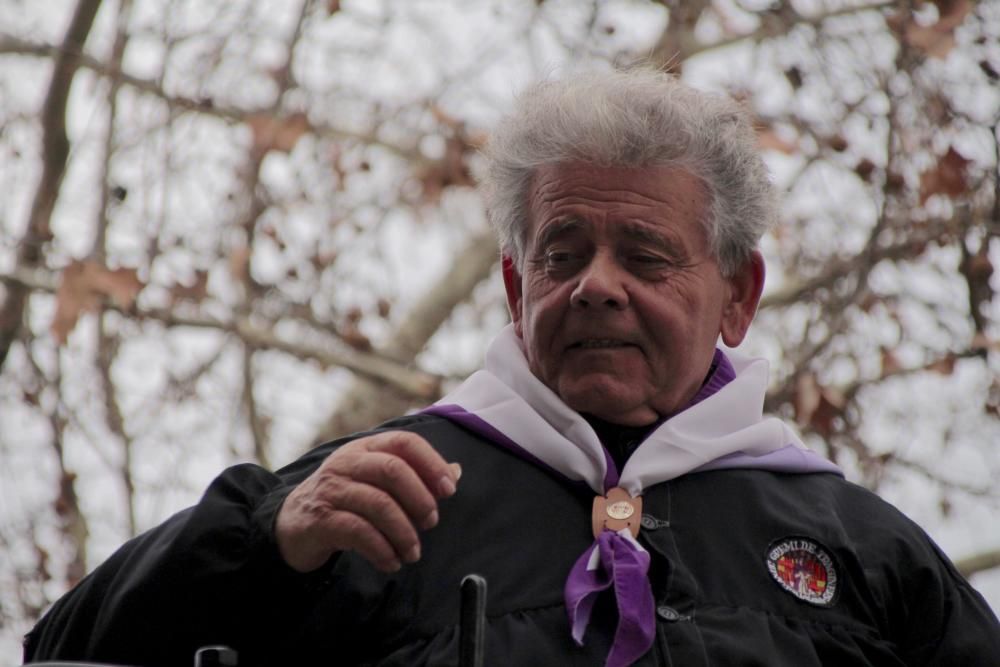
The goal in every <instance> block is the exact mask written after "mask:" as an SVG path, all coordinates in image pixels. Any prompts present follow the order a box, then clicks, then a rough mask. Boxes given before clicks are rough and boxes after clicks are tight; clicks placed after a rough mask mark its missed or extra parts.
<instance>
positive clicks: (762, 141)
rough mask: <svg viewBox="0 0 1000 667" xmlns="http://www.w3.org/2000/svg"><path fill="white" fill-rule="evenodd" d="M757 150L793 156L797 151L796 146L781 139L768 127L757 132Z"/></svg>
mask: <svg viewBox="0 0 1000 667" xmlns="http://www.w3.org/2000/svg"><path fill="white" fill-rule="evenodd" d="M757 148H759V149H760V150H762V151H768V150H770V151H778V152H779V153H784V154H785V155H793V154H795V153H797V152H798V151H799V147H798V144H796V143H794V142H790V141H787V140H785V139H782V138H781V137H780V136H778V133H777V132H775V131H774V129H773V128H770V127H765V128H761V129H759V130H758V131H757Z"/></svg>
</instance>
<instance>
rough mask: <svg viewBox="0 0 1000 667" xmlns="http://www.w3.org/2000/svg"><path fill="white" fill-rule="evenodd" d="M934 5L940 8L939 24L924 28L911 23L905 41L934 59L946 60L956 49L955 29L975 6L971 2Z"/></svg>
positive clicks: (952, 0) (944, 1)
mask: <svg viewBox="0 0 1000 667" xmlns="http://www.w3.org/2000/svg"><path fill="white" fill-rule="evenodd" d="M934 4H935V5H937V8H938V20H937V23H934V24H933V25H929V26H924V25H920V24H918V23H915V22H914V21H910V22H908V23H907V24H906V31H905V39H906V43H907V44H909V45H910V46H912V47H914V48H916V49H919V50H921V51H923V52H924V53H925V54H927V55H928V56H930V57H932V58H945V57H946V56H947V55H948V54H949V53H950V52H951V50H952V49H953V48H955V28H957V27H958V26H960V25H962V22H963V21H965V17H966V16H968V15H969V13H970V12H971V11H972V10H973V9H974V7H975V5H974V3H973V2H972V1H971V0H941V1H939V2H935V3H934Z"/></svg>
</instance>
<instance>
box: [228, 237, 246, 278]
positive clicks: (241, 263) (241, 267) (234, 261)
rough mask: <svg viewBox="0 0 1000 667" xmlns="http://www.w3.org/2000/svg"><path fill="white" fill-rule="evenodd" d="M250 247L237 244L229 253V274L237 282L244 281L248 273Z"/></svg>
mask: <svg viewBox="0 0 1000 667" xmlns="http://www.w3.org/2000/svg"><path fill="white" fill-rule="evenodd" d="M249 267H250V248H248V247H247V246H245V245H241V246H237V247H236V248H233V250H232V251H231V252H230V253H229V275H231V276H232V277H233V280H235V281H237V282H240V283H242V282H245V281H246V279H247V276H248V275H249V273H248V270H249Z"/></svg>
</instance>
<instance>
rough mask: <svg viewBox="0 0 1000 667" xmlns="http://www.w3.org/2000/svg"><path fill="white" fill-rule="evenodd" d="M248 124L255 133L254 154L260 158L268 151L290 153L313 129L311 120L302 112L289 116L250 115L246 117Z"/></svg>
mask: <svg viewBox="0 0 1000 667" xmlns="http://www.w3.org/2000/svg"><path fill="white" fill-rule="evenodd" d="M246 124H247V125H248V126H249V127H250V131H251V132H252V133H253V152H254V154H255V155H258V156H263V155H264V154H266V153H267V152H268V151H280V152H282V153H289V152H291V150H292V149H293V148H295V144H297V143H298V141H299V139H301V138H302V135H303V134H305V133H306V132H308V131H309V130H310V129H312V126H311V125H310V124H309V118H308V117H306V115H305V114H304V113H301V112H299V113H293V114H291V115H289V116H274V115H272V114H268V113H255V114H250V115H248V116H247V117H246Z"/></svg>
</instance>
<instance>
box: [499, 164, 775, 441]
mask: <svg viewBox="0 0 1000 667" xmlns="http://www.w3.org/2000/svg"><path fill="white" fill-rule="evenodd" d="M707 206H708V195H707V193H706V191H705V188H704V186H703V185H702V183H701V181H700V180H699V179H698V178H696V177H695V176H693V175H691V174H690V173H688V172H686V171H684V170H681V169H678V168H674V167H662V166H661V167H643V168H624V167H599V166H594V165H589V164H584V163H562V164H555V165H547V166H544V167H541V168H539V169H538V171H537V173H536V174H535V178H534V180H533V183H532V188H531V190H530V194H529V209H530V220H529V228H528V235H527V240H526V247H525V258H524V263H523V269H522V271H521V272H520V273H519V272H518V271H517V270H516V269H514V268H513V267H509V266H508V267H507V268H506V270H505V272H504V282H505V285H506V288H507V299H508V304H509V306H510V311H511V315H512V317H513V321H514V329H515V331H516V333H517V335H518V336H520V337H521V339H522V340H523V341H524V346H525V348H526V350H527V358H528V364H529V366H530V368H531V371H532V372H533V373H534V374H535V375H536V376H537V377H538V378H539V379H540V380H541V381H542V382H544V383H545V384H546V385H547V386H548V387H549V388H550V389H552V391H554V392H555V393H556V394H557V395H559V397H560V398H562V400H563V401H564V402H565V403H566V404H567V405H568V406H569V407H571V408H573V409H574V410H576V411H578V412H586V413H589V414H592V415H595V416H597V417H600V418H602V419H605V420H608V421H611V422H614V423H618V424H625V425H633V426H639V425H644V424H649V423H652V422H654V421H656V420H657V419H658V418H659V417H660V416H662V415H668V414H671V413H673V412H675V411H676V410H677V409H679V408H680V407H682V406H683V405H684V403H686V402H687V401H688V400H690V399H691V398H692V397H693V396H694V394H695V393H696V392H697V391H698V389H699V388H700V386H701V384H702V382H703V381H704V379H705V376H706V374H707V373H708V369H709V367H710V365H711V361H712V356H713V354H714V350H715V344H716V341H717V339H718V337H719V335H720V333H721V334H722V336H723V340H724V341H725V342H726V344H727V345H738V344H739V342H740V341H741V340H742V339H743V336H744V334H745V333H746V329H747V327H748V326H749V324H750V320H751V319H752V318H753V314H754V311H755V310H756V307H757V301H758V300H759V297H760V291H761V288H762V286H763V280H764V268H763V261H762V260H761V258H760V255H759V254H755V255H754V257H753V259H752V260H751V261H749V262H747V263H746V265H745V266H744V267H741V269H740V270H739V271H737V272H736V274H735V275H734V276H733V277H732V278H723V276H722V274H721V273H720V271H719V267H718V264H717V262H716V260H715V259H714V258H713V257H712V254H711V252H710V250H709V246H708V240H707V235H706V232H705V229H704V227H703V223H702V221H703V220H704V219H705V216H706V215H707V211H708V208H707Z"/></svg>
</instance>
